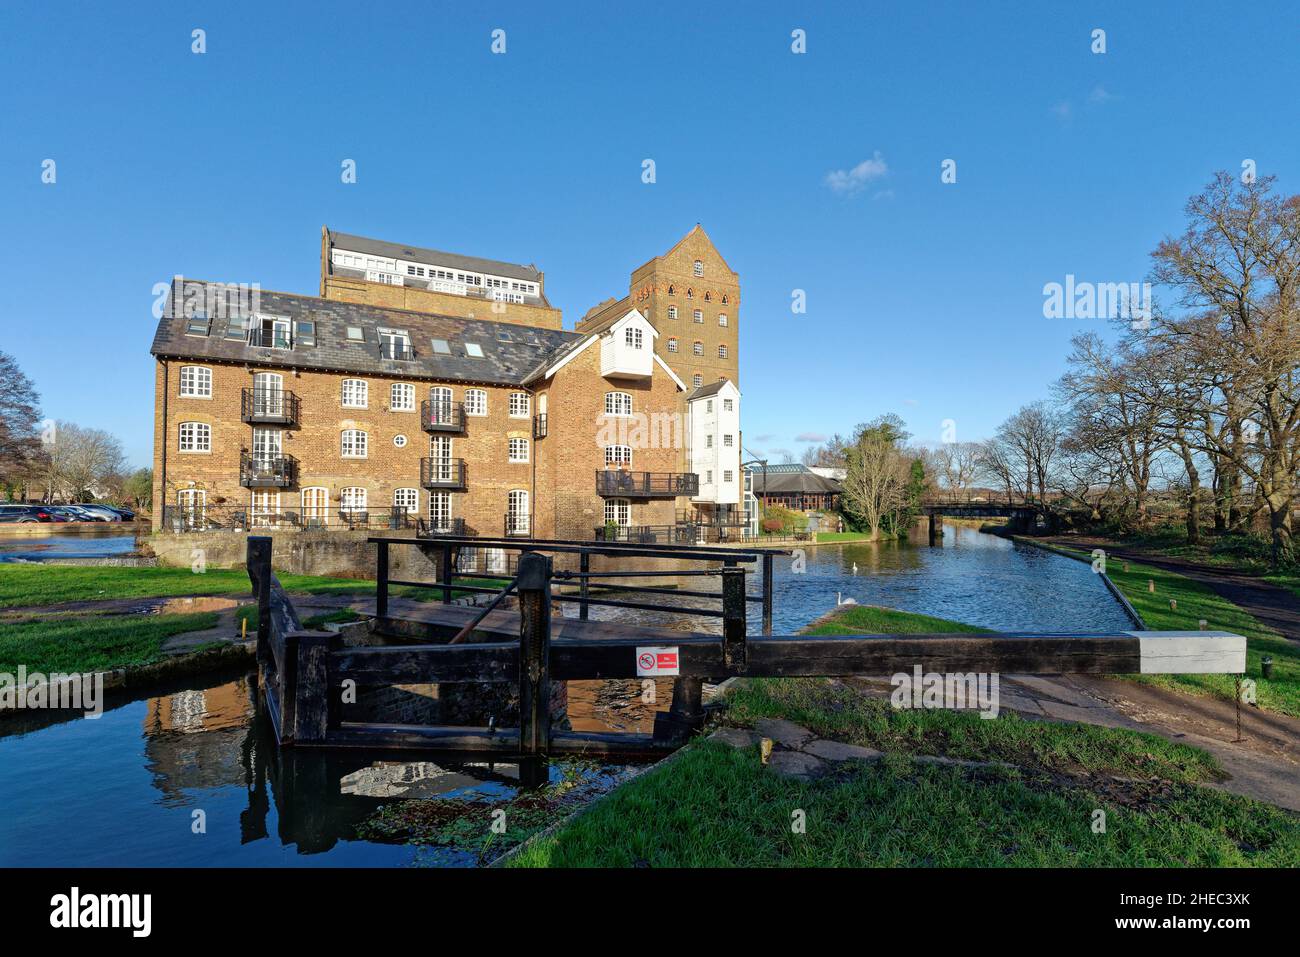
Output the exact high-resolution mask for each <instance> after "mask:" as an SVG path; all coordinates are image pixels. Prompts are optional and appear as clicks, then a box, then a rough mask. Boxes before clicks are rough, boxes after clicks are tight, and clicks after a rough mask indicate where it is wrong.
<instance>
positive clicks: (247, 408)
mask: <svg viewBox="0 0 1300 957" xmlns="http://www.w3.org/2000/svg"><path fill="white" fill-rule="evenodd" d="M239 408H240V411H239V417H240V419H242V420H243V421H244V422H249V423H252V424H254V425H297V424H298V397H297V396H296V395H294V394H293V393H292V392H289V391H287V390H285V389H244V390H243V391H242V392H241V400H240V404H239Z"/></svg>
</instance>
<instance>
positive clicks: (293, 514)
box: [155, 504, 417, 532]
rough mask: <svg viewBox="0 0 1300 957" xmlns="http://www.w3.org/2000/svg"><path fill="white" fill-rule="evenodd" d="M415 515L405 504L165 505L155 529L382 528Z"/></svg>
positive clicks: (411, 523) (407, 523)
mask: <svg viewBox="0 0 1300 957" xmlns="http://www.w3.org/2000/svg"><path fill="white" fill-rule="evenodd" d="M416 522H417V519H416V517H415V515H414V514H413V513H411V512H409V511H407V509H406V508H405V507H404V506H400V505H395V506H393V507H392V508H388V509H368V510H363V511H356V510H348V511H339V512H332V511H329V510H328V509H324V508H302V509H298V508H289V509H281V510H274V511H267V510H258V511H254V510H253V509H252V508H250V507H249V506H248V505H246V504H241V505H167V506H164V507H163V523H162V526H161V528H157V529H155V530H156V531H164V532H210V531H221V530H223V529H233V530H235V531H244V530H246V529H250V528H302V529H335V530H337V529H345V530H348V529H350V530H353V531H356V530H359V529H370V530H380V531H382V530H384V529H402V528H415V527H416Z"/></svg>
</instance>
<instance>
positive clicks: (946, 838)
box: [510, 607, 1300, 867]
mask: <svg viewBox="0 0 1300 957" xmlns="http://www.w3.org/2000/svg"><path fill="white" fill-rule="evenodd" d="M840 616H843V617H840ZM918 618H919V619H921V620H914V619H918ZM936 623H937V624H939V625H945V624H946V625H947V628H946V629H944V628H940V627H936ZM863 630H870V631H874V632H885V631H891V630H893V631H898V632H908V631H910V632H922V631H940V630H950V631H975V630H978V629H973V628H971V627H969V626H964V625H958V624H956V623H952V622H947V623H944V622H942V620H940V619H928V618H923V616H913V615H906V614H904V613H901V612H887V611H883V610H881V609H872V608H865V607H859V608H853V609H849V610H847V611H844V612H841V613H839V616H836V617H834V618H831V619H829V620H823V621H822V622H820V623H818V624H817V625H816V626H814V628H812V629H810V631H812V632H816V633H838V632H841V631H843V632H854V631H863ZM727 700H728V703H729V706H730V707H729V710H728V712H727V718H726V720H727V722H728V723H738V724H742V725H745V724H750V723H752V722H753V721H754V720H756V719H757V718H759V717H782V718H787V719H789V720H792V721H795V722H798V723H800V724H803V725H804V726H805V727H808V728H810V729H811V730H813V731H814V732H816V733H818V734H820V735H825V736H827V737H832V738H836V739H838V740H843V741H849V742H852V743H856V744H862V745H866V746H870V747H875V748H878V749H880V750H884V751H885V752H886V753H887V758H886V760H885V761H883V762H881V763H878V764H845V765H842V766H841V768H840V770H839V771H837V772H835V773H834V774H832V775H829V776H827V777H825V778H822V779H819V780H816V781H811V782H805V781H795V780H788V779H784V778H780V777H778V776H776V775H774V774H771V773H770V772H769V771H767V770H766V769H765V768H764V767H763V766H762V763H761V761H760V759H759V756H758V754H757V749H756V748H755V749H744V750H736V749H732V748H729V747H726V746H723V745H720V744H718V743H715V742H710V741H707V740H705V741H697V742H696V743H694V744H692V745H690V746H689V747H688V748H686V749H685V750H684V751H683V752H681V753H679V754H678V755H677V756H676V757H675V758H674V759H673V760H672V761H669V762H667V763H665V764H664V765H662V766H660V767H658V768H656V769H654V770H653V771H651V772H649V773H647V774H645V775H643V776H641V777H639V778H637V779H636V780H634V781H632V782H631V783H629V784H627V785H624V786H623V787H622V788H620V789H619V790H617V791H616V792H615V793H614V794H612V795H611V796H610V797H608V798H606V799H605V800H603V801H601V802H600V803H599V804H597V805H596V806H595V807H593V808H592V809H591V810H590V811H588V813H586V814H584V815H582V816H580V817H578V818H576V819H574V820H572V821H571V822H570V823H569V824H568V825H567V826H565V827H563V828H561V829H559V830H558V831H556V832H553V833H552V834H549V835H547V836H546V837H545V838H542V839H539V840H537V841H535V842H534V843H533V844H531V845H529V846H528V847H526V848H525V849H524V850H523V851H522V852H521V853H520V854H519V855H518V856H517V857H516V858H514V859H513V860H512V861H511V862H510V865H511V866H514V867H593V866H594V867H601V866H609V867H629V866H646V865H649V866H652V867H717V866H740V867H772V866H790V867H800V866H818V867H821V866H833V867H839V866H849V867H861V866H871V867H897V866H942V867H996V866H1008V865H1010V866H1054V867H1062V866H1075V867H1080V866H1082V867H1139V866H1250V865H1256V866H1296V865H1297V864H1300V820H1297V819H1296V818H1295V817H1294V816H1293V815H1290V814H1287V813H1286V812H1284V811H1281V810H1278V809H1276V808H1274V807H1272V806H1269V805H1264V804H1260V803H1258V802H1254V801H1250V800H1248V799H1245V798H1240V797H1237V796H1234V795H1229V794H1225V793H1222V792H1220V791H1216V790H1211V789H1209V788H1205V787H1203V786H1201V783H1202V782H1205V781H1209V780H1213V779H1215V778H1217V777H1219V776H1220V775H1221V771H1220V769H1219V767H1218V765H1217V763H1216V762H1215V760H1214V759H1213V758H1212V757H1211V756H1210V755H1209V754H1207V753H1205V752H1203V751H1200V750H1198V749H1196V748H1191V747H1188V746H1185V745H1180V744H1175V743H1172V742H1168V741H1165V740H1164V739H1162V738H1158V737H1155V736H1152V735H1145V734H1137V733H1134V732H1129V731H1121V730H1113V729H1107V728H1094V727H1087V726H1074V725H1056V724H1048V723H1042V722H1029V721H1024V720H1022V719H1020V718H1018V717H1016V716H1014V715H1011V714H1006V713H1004V714H1003V715H1002V716H1000V717H999V718H997V719H996V720H992V721H989V720H983V719H980V718H979V717H978V716H976V715H974V714H970V713H965V712H949V711H895V710H893V709H892V708H890V707H889V706H888V704H887V703H886V702H884V701H882V700H880V699H878V698H868V697H866V696H864V695H863V694H862V693H860V692H859V691H858V690H856V689H855V688H853V687H852V686H851V685H849V684H845V683H843V682H833V681H828V680H826V679H817V678H801V679H763V680H748V681H744V682H741V683H739V684H738V685H737V686H736V688H734V689H733V691H732V693H731V694H730V695H728V699H727ZM917 753H925V754H948V755H951V756H954V757H962V758H972V759H977V760H998V761H1005V762H1008V763H1011V764H1014V765H1015V767H1014V768H1003V767H998V766H993V767H988V768H977V769H971V768H957V767H936V766H931V765H918V764H915V763H913V762H911V761H910V760H908V758H909V756H910V755H913V754H917ZM1098 809H1100V810H1103V811H1105V814H1106V819H1105V823H1106V829H1105V832H1104V833H1094V831H1093V828H1092V826H1091V825H1092V822H1093V820H1094V813H1095V811H1096V810H1098ZM796 811H802V812H803V815H804V817H805V820H806V826H805V828H804V831H803V833H797V832H796V829H794V828H792V826H791V822H792V815H794V814H795V812H796Z"/></svg>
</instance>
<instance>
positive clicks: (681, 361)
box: [151, 226, 744, 540]
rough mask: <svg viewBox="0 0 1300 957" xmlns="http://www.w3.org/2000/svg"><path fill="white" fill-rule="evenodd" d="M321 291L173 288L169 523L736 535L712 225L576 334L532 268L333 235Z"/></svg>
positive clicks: (161, 467) (161, 330)
mask: <svg viewBox="0 0 1300 957" xmlns="http://www.w3.org/2000/svg"><path fill="white" fill-rule="evenodd" d="M319 293H320V294H319V295H318V296H303V295H296V294H292V293H283V292H268V291H265V290H258V291H256V292H255V293H250V291H249V290H246V289H245V290H237V289H233V288H232V287H228V286H222V285H220V284H216V283H206V282H195V281H192V280H183V279H181V278H179V277H178V278H177V279H176V280H175V281H174V282H173V284H172V289H171V292H170V295H169V296H168V297H167V299H166V302H165V303H164V304H163V308H162V317H161V319H160V321H159V323H158V329H157V333H156V335H155V337H154V342H153V347H152V350H151V351H152V354H153V355H154V357H155V359H156V369H155V429H154V477H155V480H154V511H153V514H154V515H155V516H156V519H155V521H159V519H160V520H161V522H162V527H164V528H174V529H195V528H209V527H305V528H312V527H325V528H329V527H338V526H343V527H372V528H382V527H390V526H394V525H396V526H403V527H405V526H409V525H412V524H414V523H415V522H416V521H423V522H426V523H428V527H429V528H430V529H431V530H434V531H454V532H458V533H464V534H478V535H482V536H485V537H499V536H516V535H517V536H532V537H537V538H560V539H577V540H589V539H591V538H593V537H594V536H597V535H603V536H617V537H631V536H633V535H657V536H660V537H663V536H666V535H676V536H678V538H679V540H680V538H681V537H683V532H685V533H686V534H696V533H697V532H698V530H699V528H700V527H701V526H709V525H714V526H716V525H728V524H739V519H738V516H739V513H740V507H741V502H742V496H743V483H744V476H743V473H742V470H741V464H740V463H741V455H740V393H739V391H738V376H737V356H736V353H737V330H738V325H739V323H738V318H739V317H738V312H739V299H740V286H739V279H738V277H737V275H736V273H734V272H733V271H732V270H731V269H730V267H729V266H728V265H727V264H726V262H725V261H724V260H723V259H722V257H721V255H719V254H718V252H717V250H716V249H715V248H714V247H713V244H712V242H710V240H709V238H708V236H707V235H706V234H705V233H704V231H703V229H701V228H700V227H699V226H696V227H695V228H694V229H693V230H691V231H690V232H689V233H688V234H687V235H686V236H685V237H683V239H682V240H681V241H680V242H678V243H677V244H676V245H675V246H674V247H673V248H672V249H670V250H669V251H668V252H667V253H665V254H664V255H662V256H657V257H655V258H654V259H652V260H650V261H649V262H648V263H646V264H645V265H643V266H641V267H640V268H638V269H636V270H634V271H633V273H632V275H631V282H630V285H629V293H628V295H627V296H625V297H623V298H622V299H619V300H617V301H615V300H612V299H611V300H607V301H606V302H603V303H601V304H599V305H598V306H596V307H595V308H593V309H592V310H590V311H589V312H588V313H587V314H586V315H585V316H584V317H583V318H582V320H581V321H579V322H578V324H577V327H576V329H574V330H572V331H566V330H564V329H563V328H562V321H561V319H562V317H561V313H560V310H558V309H556V308H554V307H553V306H551V305H550V303H549V301H548V300H547V298H546V292H545V276H544V274H543V273H542V272H541V271H539V270H538V269H537V268H536V267H534V266H531V265H528V266H525V265H521V264H516V263H506V262H500V261H495V260H487V259H478V258H474V257H468V256H461V255H457V254H452V253H444V252H440V251H437V250H432V249H422V248H418V247H411V246H403V245H400V244H396V243H389V242H384V241H379V240H373V239H367V238H364V237H360V236H353V235H348V234H344V233H337V232H333V231H331V230H329V229H328V228H326V229H323V230H322V236H321V282H320V290H319ZM691 526H693V527H694V529H695V530H696V531H691V530H690V527H691Z"/></svg>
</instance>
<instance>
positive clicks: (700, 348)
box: [691, 339, 704, 356]
mask: <svg viewBox="0 0 1300 957" xmlns="http://www.w3.org/2000/svg"><path fill="white" fill-rule="evenodd" d="M691 352H693V353H695V354H696V355H697V356H702V355H704V343H702V342H700V340H699V339H696V340H695V343H694V344H693V345H692V346H691Z"/></svg>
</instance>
